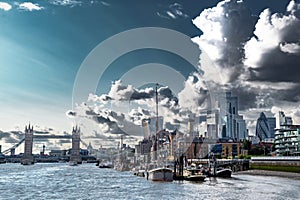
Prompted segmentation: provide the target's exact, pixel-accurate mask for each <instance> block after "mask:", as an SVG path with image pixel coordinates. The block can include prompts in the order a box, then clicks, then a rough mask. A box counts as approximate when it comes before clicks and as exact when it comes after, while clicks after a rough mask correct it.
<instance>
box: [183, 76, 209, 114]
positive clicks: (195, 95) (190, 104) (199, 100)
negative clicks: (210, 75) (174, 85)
mask: <svg viewBox="0 0 300 200" xmlns="http://www.w3.org/2000/svg"><path fill="white" fill-rule="evenodd" d="M201 79H202V78H201V76H200V75H199V74H197V73H194V75H192V76H189V77H188V79H187V81H186V82H185V86H184V89H183V90H182V91H181V92H180V93H179V94H178V98H179V105H180V106H181V108H183V109H187V110H192V111H197V110H199V109H200V108H201V107H202V106H205V105H204V101H205V100H206V99H207V97H208V90H207V88H206V85H205V84H204V83H203V81H202V80H201ZM202 108H204V107H202Z"/></svg>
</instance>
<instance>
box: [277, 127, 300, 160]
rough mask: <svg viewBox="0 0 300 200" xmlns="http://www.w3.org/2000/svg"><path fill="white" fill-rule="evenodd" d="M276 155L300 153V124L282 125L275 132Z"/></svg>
mask: <svg viewBox="0 0 300 200" xmlns="http://www.w3.org/2000/svg"><path fill="white" fill-rule="evenodd" d="M275 151H276V155H284V156H296V155H300V125H282V126H281V128H280V129H277V130H276V132H275Z"/></svg>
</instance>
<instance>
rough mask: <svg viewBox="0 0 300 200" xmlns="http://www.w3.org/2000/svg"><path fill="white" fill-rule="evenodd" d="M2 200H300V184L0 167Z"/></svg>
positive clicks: (59, 166)
mask: <svg viewBox="0 0 300 200" xmlns="http://www.w3.org/2000/svg"><path fill="white" fill-rule="evenodd" d="M0 172H1V175H0V177H1V178H0V191H1V193H0V199H5V200H7V199H14V200H15V199H30V200H31V199H156V200H157V199H247V200H249V199H253V200H254V199H255V200H257V199H273V200H275V199H277V200H280V199H282V200H287V199H299V197H300V180H294V179H288V178H280V177H273V176H253V175H244V174H239V175H233V177H232V178H230V179H222V178H217V179H216V178H207V179H206V181H205V182H201V183H192V182H187V181H173V182H170V183H162V182H152V181H148V180H146V179H145V178H141V177H137V176H134V175H133V174H132V173H131V172H118V171H115V170H113V169H100V168H97V167H96V166H95V164H82V165H79V166H68V165H67V164H66V163H55V164H52V163H51V164H41V163H38V164H35V165H31V166H23V165H21V164H2V165H0Z"/></svg>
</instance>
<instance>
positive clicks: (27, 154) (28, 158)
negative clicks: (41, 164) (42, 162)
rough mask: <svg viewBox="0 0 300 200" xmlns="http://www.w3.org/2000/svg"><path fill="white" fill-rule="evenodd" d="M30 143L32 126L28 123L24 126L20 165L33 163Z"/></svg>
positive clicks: (31, 143)
mask: <svg viewBox="0 0 300 200" xmlns="http://www.w3.org/2000/svg"><path fill="white" fill-rule="evenodd" d="M32 145H33V126H31V127H30V124H29V125H28V127H27V126H25V145H24V154H23V157H22V159H21V164H22V165H32V164H34V157H33V155H32Z"/></svg>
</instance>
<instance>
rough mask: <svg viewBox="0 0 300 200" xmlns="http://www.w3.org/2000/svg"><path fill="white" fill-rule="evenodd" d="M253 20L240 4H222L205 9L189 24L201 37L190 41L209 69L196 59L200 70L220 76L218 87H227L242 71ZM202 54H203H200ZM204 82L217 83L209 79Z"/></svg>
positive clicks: (208, 77) (242, 4)
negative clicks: (194, 27)
mask: <svg viewBox="0 0 300 200" xmlns="http://www.w3.org/2000/svg"><path fill="white" fill-rule="evenodd" d="M255 19H256V18H255V17H253V16H252V14H251V12H250V10H249V9H248V8H247V7H246V6H245V5H244V3H243V2H237V1H233V0H231V1H228V0H227V1H222V2H220V3H218V4H217V5H216V6H215V7H213V8H208V9H205V10H203V11H202V12H201V14H200V15H199V16H198V17H196V18H195V19H194V20H193V23H194V24H195V26H196V27H198V28H199V29H200V30H201V31H202V32H203V34H202V35H201V36H199V37H195V38H193V41H194V42H195V43H197V44H198V45H199V48H200V49H201V50H202V52H205V53H206V54H207V55H208V57H209V58H210V60H211V62H212V64H213V65H207V63H205V62H206V60H203V59H200V65H201V66H200V67H201V69H202V70H203V71H204V72H205V73H207V72H209V73H212V68H213V67H214V68H215V69H214V71H216V72H217V73H219V74H220V76H221V79H219V81H220V83H222V84H223V83H228V82H231V81H233V80H235V79H237V78H238V76H239V75H240V74H241V72H242V71H243V66H242V64H243V63H242V60H243V57H244V51H243V46H244V43H245V42H246V41H247V40H248V38H249V37H251V36H252V35H253V30H254V24H255ZM202 54H203V53H202ZM204 76H205V78H207V80H212V79H213V80H214V81H217V80H216V79H215V78H214V77H212V76H206V75H205V74H204Z"/></svg>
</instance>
